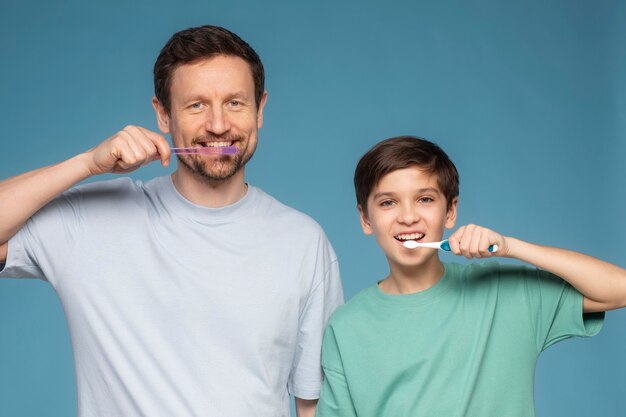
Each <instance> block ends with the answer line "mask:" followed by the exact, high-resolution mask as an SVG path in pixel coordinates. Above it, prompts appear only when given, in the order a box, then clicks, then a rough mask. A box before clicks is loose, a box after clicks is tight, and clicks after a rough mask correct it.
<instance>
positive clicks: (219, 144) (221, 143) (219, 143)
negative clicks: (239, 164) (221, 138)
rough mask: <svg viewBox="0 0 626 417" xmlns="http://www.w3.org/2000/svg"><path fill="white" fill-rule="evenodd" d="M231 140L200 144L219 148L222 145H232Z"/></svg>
mask: <svg viewBox="0 0 626 417" xmlns="http://www.w3.org/2000/svg"><path fill="white" fill-rule="evenodd" d="M232 144H233V142H203V143H201V144H200V145H202V146H204V147H207V148H221V147H224V146H232Z"/></svg>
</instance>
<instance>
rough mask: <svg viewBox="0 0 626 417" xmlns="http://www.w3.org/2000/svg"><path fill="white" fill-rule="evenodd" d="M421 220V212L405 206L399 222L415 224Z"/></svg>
mask: <svg viewBox="0 0 626 417" xmlns="http://www.w3.org/2000/svg"><path fill="white" fill-rule="evenodd" d="M418 220H419V214H418V213H417V210H415V208H413V207H403V208H402V209H401V211H400V213H399V216H398V222H399V223H402V224H413V223H415V222H416V221H418Z"/></svg>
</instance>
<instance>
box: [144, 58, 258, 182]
mask: <svg viewBox="0 0 626 417" xmlns="http://www.w3.org/2000/svg"><path fill="white" fill-rule="evenodd" d="M170 97H171V99H170V113H169V114H168V113H167V112H166V111H165V108H164V107H163V106H162V105H161V104H160V103H158V102H156V99H154V101H155V109H156V110H157V118H158V122H159V128H160V129H161V130H162V131H163V132H164V133H170V134H171V136H172V142H173V143H174V146H176V147H193V146H235V147H237V149H238V151H237V153H236V154H234V155H211V154H195V155H178V159H179V160H180V162H181V163H182V167H183V169H187V170H189V171H191V172H193V173H194V174H196V175H199V176H200V177H202V178H205V179H209V180H225V179H228V178H230V177H232V176H233V175H234V174H235V173H237V172H238V171H239V170H240V169H241V168H242V167H243V166H244V165H245V164H246V162H248V160H250V158H251V157H252V155H253V154H254V150H255V149H256V145H257V138H258V136H257V135H258V133H257V130H258V128H260V127H261V126H262V125H263V106H264V105H265V100H266V97H267V94H266V93H264V94H263V98H262V100H261V103H260V104H259V106H258V107H257V105H256V102H255V89H254V80H253V78H252V72H251V70H250V66H249V65H248V63H247V62H246V61H244V60H243V59H241V58H239V57H235V56H226V55H217V56H215V57H211V58H207V59H202V60H199V61H197V62H194V63H190V64H185V65H181V66H179V67H178V68H176V69H175V70H174V73H173V74H172V81H171V85H170Z"/></svg>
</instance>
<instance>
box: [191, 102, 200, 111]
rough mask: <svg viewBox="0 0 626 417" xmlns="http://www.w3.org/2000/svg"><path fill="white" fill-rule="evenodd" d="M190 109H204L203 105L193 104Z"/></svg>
mask: <svg viewBox="0 0 626 417" xmlns="http://www.w3.org/2000/svg"><path fill="white" fill-rule="evenodd" d="M189 107H190V108H192V109H193V110H200V109H201V108H202V103H193V104H192V105H191V106H189Z"/></svg>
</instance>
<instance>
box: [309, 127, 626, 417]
mask: <svg viewBox="0 0 626 417" xmlns="http://www.w3.org/2000/svg"><path fill="white" fill-rule="evenodd" d="M354 184H355V188H356V195H357V202H358V209H359V213H360V218H361V226H362V228H363V231H364V232H365V234H367V235H370V234H373V235H374V236H375V237H376V240H377V242H378V244H379V245H380V247H381V248H382V250H383V251H384V252H385V255H386V257H387V260H388V263H389V268H390V273H389V275H388V276H387V277H386V278H385V279H383V280H382V281H380V282H379V283H378V284H377V285H375V286H373V287H371V288H368V289H366V290H364V291H362V292H360V293H359V294H357V295H356V296H355V297H354V298H353V299H352V300H351V301H350V302H349V303H347V304H346V305H345V306H343V307H340V308H339V309H338V310H337V311H336V312H335V314H334V315H333V317H332V319H331V321H330V324H329V326H328V328H327V329H326V333H325V336H324V343H323V347H322V365H323V369H324V373H325V381H324V385H323V388H322V393H321V398H320V402H319V405H318V411H317V416H320V417H327V416H341V417H348V416H359V417H362V416H363V417H365V416H372V417H381V416H393V417H401V416H428V417H433V416H446V417H452V416H477V417H488V416H498V417H506V416H524V417H527V416H532V415H534V411H533V410H534V405H533V381H534V370H535V363H536V360H537V357H538V356H539V354H540V353H541V351H543V350H544V349H546V348H547V347H548V346H550V345H552V344H554V343H556V342H558V341H560V340H563V339H565V338H568V337H572V336H592V335H595V334H596V333H597V332H598V331H599V330H600V328H601V326H602V322H603V318H604V313H603V312H604V311H606V310H610V309H615V308H621V307H623V306H624V305H626V270H624V269H622V268H619V267H617V266H615V265H611V264H609V263H606V262H603V261H600V260H598V259H595V258H591V257H589V256H586V255H582V254H578V253H574V252H571V251H566V250H562V249H556V248H549V247H540V246H538V245H534V244H530V243H526V242H523V241H520V240H518V239H515V238H512V237H506V236H502V235H500V234H498V233H496V232H494V231H492V230H489V229H486V228H484V227H479V226H475V225H468V226H463V227H461V228H460V229H458V230H457V231H456V232H454V233H453V234H452V235H451V236H450V238H449V239H448V240H449V244H450V247H451V251H452V252H453V253H454V254H456V255H463V256H465V257H466V258H468V259H469V258H489V257H495V256H499V257H506V258H515V259H519V260H521V261H524V262H527V263H529V264H531V265H534V266H536V267H537V268H528V267H522V266H511V265H506V266H505V265H500V264H498V263H495V262H489V263H482V264H470V265H459V264H443V263H442V262H441V261H440V260H439V256H438V251H437V250H434V249H428V248H416V249H409V248H407V247H405V246H404V245H403V243H404V242H406V241H417V242H434V241H440V240H441V239H442V236H443V232H444V229H445V228H448V229H449V228H452V227H453V226H454V224H455V221H456V215H457V204H458V173H457V170H456V168H455V167H454V164H453V163H452V162H451V161H450V160H449V158H448V156H447V155H446V154H445V153H444V152H443V151H442V150H441V149H440V148H439V147H438V146H437V145H435V144H433V143H431V142H428V141H426V140H423V139H419V138H414V137H398V138H392V139H387V140H385V141H383V142H380V143H379V144H377V145H376V146H374V147H373V148H372V149H371V150H370V151H368V152H367V153H366V154H365V155H364V156H363V157H362V158H361V160H360V161H359V164H358V166H357V168H356V172H355V176H354ZM491 245H497V249H496V251H495V253H491V252H489V247H490V246H491ZM409 246H410V245H409ZM559 277H560V278H559Z"/></svg>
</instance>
